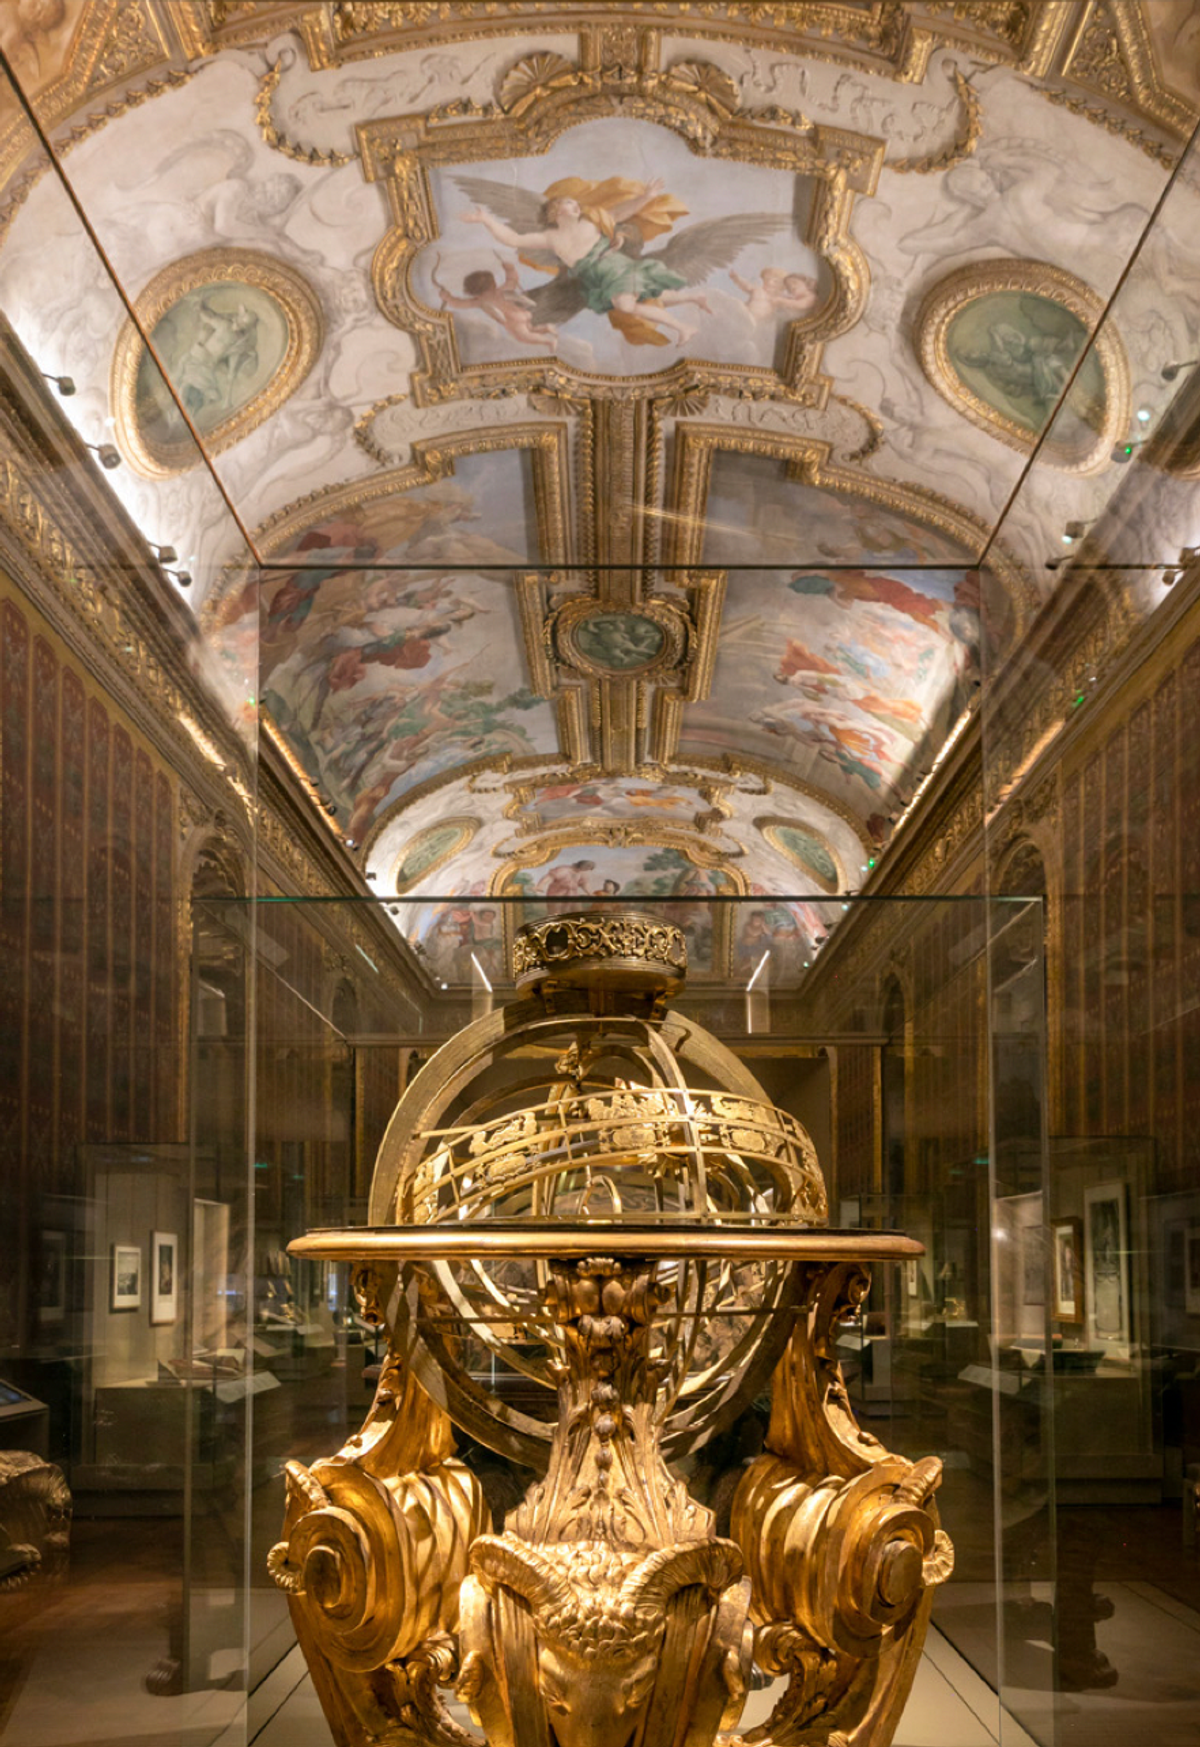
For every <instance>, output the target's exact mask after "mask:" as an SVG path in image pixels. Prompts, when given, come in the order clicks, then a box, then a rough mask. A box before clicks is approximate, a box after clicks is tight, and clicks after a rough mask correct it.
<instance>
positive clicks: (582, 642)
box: [517, 567, 725, 774]
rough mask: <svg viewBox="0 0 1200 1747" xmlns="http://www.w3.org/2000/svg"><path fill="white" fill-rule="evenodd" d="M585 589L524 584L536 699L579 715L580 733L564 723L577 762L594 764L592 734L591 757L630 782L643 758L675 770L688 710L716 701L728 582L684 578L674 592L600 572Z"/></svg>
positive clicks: (648, 580)
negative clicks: (712, 689) (672, 764)
mask: <svg viewBox="0 0 1200 1747" xmlns="http://www.w3.org/2000/svg"><path fill="white" fill-rule="evenodd" d="M583 580H584V579H583V578H582V577H579V578H577V577H574V576H572V575H571V574H570V573H564V572H549V573H547V572H537V573H528V574H525V575H523V576H520V577H519V578H518V579H517V589H518V598H519V601H520V607H521V617H522V624H523V629H524V637H525V646H526V652H527V656H528V661H529V671H530V675H531V680H532V684H533V689H534V691H535V692H537V694H538V695H539V696H541V697H547V698H549V697H555V698H557V699H559V701H560V710H565V709H566V708H567V707H568V706H569V707H570V708H571V709H572V710H573V711H574V712H575V716H576V723H577V725H576V727H575V728H574V729H573V730H568V725H567V723H566V720H565V718H564V742H563V751H564V753H567V754H568V755H569V756H574V757H577V758H582V759H585V760H586V758H587V756H588V753H587V748H586V743H585V739H584V735H585V733H590V743H591V757H592V759H593V760H594V761H595V762H596V763H598V764H599V765H600V766H601V767H602V768H603V769H604V770H605V771H607V772H609V773H612V774H615V773H618V772H625V773H628V772H629V771H631V770H633V769H634V768H635V767H636V766H637V765H638V764H639V762H641V761H642V759H643V758H649V760H650V761H651V762H653V763H657V764H662V763H665V762H668V761H669V760H670V759H671V758H672V757H673V756H674V751H675V746H676V743H677V740H678V727H679V721H680V711H681V710H682V706H683V703H684V702H685V701H686V700H688V699H693V698H697V697H703V696H705V695H706V693H707V691H708V687H709V684H710V681H711V675H712V668H713V662H714V660H715V658H716V642H717V634H718V629H719V626H720V622H721V603H722V600H723V598H724V591H725V579H724V576H723V575H722V573H721V572H719V571H700V570H697V571H688V572H675V573H674V574H673V575H672V577H671V584H670V586H669V587H668V586H666V585H665V584H664V583H662V582H659V583H658V584H657V585H656V583H655V578H654V577H653V575H652V574H650V573H647V572H646V571H645V570H643V569H641V568H634V567H631V568H630V569H629V570H628V571H617V572H613V571H601V572H599V573H598V575H597V577H596V581H595V583H594V585H593V586H592V587H586V586H581V583H582V582H583ZM581 682H582V684H581ZM651 685H652V686H653V688H654V689H653V704H652V705H651V704H650V702H649V700H648V695H647V691H648V687H650V686H651ZM584 687H586V691H587V699H588V701H587V724H588V728H587V730H585V729H584V728H583V705H582V701H581V700H582V697H583V691H584ZM664 704H666V705H668V706H670V707H669V708H666V709H664ZM568 731H569V732H570V735H571V744H569V743H568V739H567V734H568ZM572 745H574V746H575V748H576V750H574V751H573V752H572V749H571V748H572Z"/></svg>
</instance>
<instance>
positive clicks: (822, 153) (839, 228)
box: [358, 29, 885, 406]
mask: <svg viewBox="0 0 1200 1747" xmlns="http://www.w3.org/2000/svg"><path fill="white" fill-rule="evenodd" d="M606 49H607V44H606V38H605V33H604V31H603V30H598V29H585V30H583V31H582V32H581V34H580V59H579V61H578V62H573V61H570V60H568V59H567V58H566V57H565V56H563V55H560V54H554V53H545V52H542V53H537V54H532V55H528V56H526V57H525V58H524V59H523V60H520V61H518V62H517V64H516V65H515V66H514V67H512V68H510V69H509V71H508V73H507V74H506V75H505V77H504V78H503V79H502V80H501V82H500V86H499V98H498V100H497V102H495V103H493V104H488V105H484V106H480V105H476V104H472V103H469V102H463V103H460V104H449V105H443V106H442V107H441V108H439V109H434V110H431V111H429V112H428V113H427V114H424V115H415V116H404V117H399V118H392V119H387V120H382V121H373V122H368V123H363V124H361V125H360V126H359V128H358V142H359V149H360V151H361V154H362V161H363V171H364V175H365V176H366V178H367V180H368V181H372V182H381V183H382V184H383V186H384V189H385V192H386V194H387V198H388V203H389V207H390V210H391V216H392V225H391V228H390V230H389V231H388V233H387V235H386V236H385V237H384V239H383V241H382V243H381V244H380V246H379V248H378V249H377V250H376V253H375V258H374V261H373V263H372V268H371V275H372V282H373V285H374V289H375V296H376V300H377V302H378V304H379V307H380V309H381V310H382V311H383V313H384V315H386V316H387V317H388V319H389V320H390V321H393V322H395V324H396V325H397V326H398V327H401V328H403V329H404V330H405V331H406V332H407V333H409V334H411V335H412V337H413V340H414V342H415V343H416V345H417V348H418V351H419V354H420V359H421V363H420V366H419V368H418V369H417V370H416V371H415V372H414V374H413V379H412V391H413V400H414V403H415V404H416V405H417V406H430V405H435V404H437V403H438V402H441V401H445V400H454V399H461V398H467V399H475V400H481V399H491V398H493V397H495V396H497V395H501V396H507V395H510V394H516V393H551V394H563V393H568V394H570V393H574V394H580V393H583V394H587V395H589V396H590V397H591V398H593V399H614V398H615V399H618V400H629V399H654V398H656V397H660V396H662V395H663V394H664V393H666V394H668V395H669V394H671V393H678V392H679V391H680V389H684V388H686V390H687V392H688V393H689V394H695V393H699V394H706V393H722V392H733V393H737V394H740V395H743V396H745V395H747V394H749V395H750V396H752V397H754V398H773V397H775V396H780V397H782V398H785V399H789V400H794V401H799V402H801V403H802V404H805V405H813V406H821V405H823V404H824V403H825V400H826V399H827V397H828V394H829V392H830V388H831V386H832V384H831V382H830V379H829V378H827V377H824V376H821V375H820V373H819V364H820V357H821V353H822V351H823V348H824V343H825V341H826V340H829V339H832V338H834V337H835V336H836V335H838V334H841V333H844V332H846V331H847V330H848V329H850V328H851V327H853V326H854V324H855V323H856V322H857V320H858V319H859V316H860V315H861V314H862V311H863V308H864V307H865V304H866V298H867V292H868V289H869V285H870V275H869V270H868V267H867V262H866V257H865V255H864V254H863V253H862V251H861V249H860V248H859V247H858V245H857V244H856V243H855V242H854V241H853V239H852V238H851V236H850V231H849V227H850V218H851V214H852V211H853V206H854V200H855V197H856V195H858V194H871V193H873V192H874V189H875V184H876V182H877V180H878V176H879V171H880V168H881V166H882V163H883V157H884V151H885V144H884V142H883V141H882V140H878V139H874V138H871V137H869V136H867V135H865V134H859V133H851V132H849V131H846V130H844V129H840V128H830V127H826V126H819V125H816V124H813V123H811V122H808V121H807V120H805V118H804V117H803V116H793V115H786V116H785V115H784V114H783V113H782V112H772V114H771V119H770V121H764V120H763V119H760V118H759V117H756V116H752V115H750V114H748V113H741V109H742V101H741V94H740V92H739V90H738V87H737V85H736V83H735V81H734V80H733V79H732V78H731V77H730V75H729V74H728V73H726V72H725V71H724V70H723V69H722V68H720V67H718V66H717V65H715V64H714V63H711V62H707V61H699V60H693V61H683V62H676V63H675V64H673V65H672V66H670V67H669V68H663V67H662V66H661V50H662V39H661V34H660V33H659V32H658V31H656V30H643V31H640V32H639V33H638V35H637V66H636V67H632V66H629V65H626V64H623V63H619V62H615V61H612V60H610V59H608V58H606ZM614 117H623V118H626V119H629V120H634V121H649V122H653V123H656V124H658V125H659V126H662V127H665V128H668V129H670V130H671V131H673V132H675V133H677V134H678V135H680V136H681V138H682V139H683V140H684V142H685V143H686V145H687V146H688V148H689V149H690V150H691V151H692V152H694V153H696V154H697V155H698V156H704V157H711V158H716V159H730V160H733V161H736V162H740V163H748V164H759V165H762V166H764V167H768V168H774V169H780V170H784V171H787V172H789V173H790V174H792V175H795V176H805V177H808V178H810V179H811V180H812V181H813V183H814V195H813V206H812V213H811V218H810V222H809V231H808V237H807V241H808V243H809V246H810V247H812V248H813V249H814V250H815V251H816V253H817V254H818V255H820V256H821V257H822V259H823V260H824V261H825V262H826V264H827V266H828V267H829V269H830V271H831V273H832V276H833V281H834V291H833V295H832V296H831V297H830V298H829V299H828V301H827V302H826V304H825V305H824V306H823V307H822V308H821V309H820V310H819V311H818V312H816V313H815V314H814V315H813V316H806V317H803V318H801V319H800V320H797V321H794V322H792V323H791V324H790V326H789V328H788V330H787V337H786V341H785V356H784V362H783V365H782V368H781V369H780V370H775V369H771V368H766V367H759V366H748V367H746V366H740V367H735V366H731V365H722V364H716V363H708V362H705V361H703V360H699V361H698V360H695V359H690V358H681V359H678V360H676V361H675V362H674V363H672V364H671V365H670V367H669V368H666V369H663V370H658V371H654V372H651V373H648V374H646V375H638V376H610V375H604V374H595V373H587V372H583V371H579V370H576V369H574V368H571V367H569V366H567V365H565V364H563V363H561V362H559V361H558V360H557V359H553V358H548V359H543V358H525V359H516V360H512V361H505V362H503V363H497V364H478V365H464V364H463V362H462V359H461V357H460V354H459V349H458V342H457V339H456V335H455V330H454V320H453V316H452V315H451V313H450V312H449V311H446V310H435V309H432V308H430V307H429V306H427V305H426V304H424V303H423V302H422V301H421V300H420V299H419V298H418V297H417V295H416V293H415V292H414V291H413V288H412V283H411V279H412V267H413V264H414V262H415V259H416V256H417V255H418V254H419V253H420V251H421V250H422V249H424V248H425V247H426V246H427V245H428V244H429V243H431V242H433V241H434V240H435V239H436V238H437V237H438V235H439V228H438V218H437V212H436V209H435V205H434V200H433V193H432V188H431V183H430V172H431V170H433V169H435V168H442V167H444V166H449V165H453V164H461V163H478V162H484V161H487V160H491V159H505V160H511V159H514V158H517V159H520V158H530V157H536V156H539V155H541V154H543V153H545V152H547V151H549V149H550V147H551V146H552V145H553V144H554V143H555V142H556V141H557V140H558V139H559V138H560V137H561V136H562V135H563V134H565V133H566V132H568V131H569V130H570V129H571V128H572V127H575V126H577V125H579V124H580V123H581V122H586V121H594V120H607V119H612V118H614Z"/></svg>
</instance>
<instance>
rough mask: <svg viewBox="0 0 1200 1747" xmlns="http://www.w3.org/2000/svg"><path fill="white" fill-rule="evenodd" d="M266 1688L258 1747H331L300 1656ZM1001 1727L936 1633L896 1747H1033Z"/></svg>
mask: <svg viewBox="0 0 1200 1747" xmlns="http://www.w3.org/2000/svg"><path fill="white" fill-rule="evenodd" d="M265 1686H266V1688H267V1689H268V1690H264V1691H263V1692H262V1693H261V1695H259V1694H256V1695H255V1696H256V1699H258V1700H259V1702H258V1704H256V1705H255V1706H254V1707H253V1709H254V1710H255V1711H256V1712H257V1713H258V1714H257V1715H254V1716H253V1717H252V1720H251V1727H252V1728H253V1729H255V1730H257V1733H255V1734H254V1735H253V1737H252V1740H253V1743H254V1747H329V1730H328V1726H327V1724H326V1722H325V1719H324V1717H323V1716H322V1714H321V1707H320V1705H319V1704H318V1702H317V1697H316V1694H315V1693H314V1692H313V1689H312V1684H311V1682H310V1681H309V1679H308V1676H307V1674H306V1673H305V1671H304V1662H303V1659H302V1658H301V1656H300V1652H299V1651H298V1650H294V1651H293V1652H292V1653H291V1655H290V1656H289V1657H288V1658H287V1660H286V1662H284V1663H283V1664H282V1665H281V1666H280V1667H279V1668H277V1669H276V1670H275V1672H274V1674H272V1676H271V1677H270V1680H269V1681H267V1682H266V1683H265ZM774 1698H775V1695H774V1694H772V1693H770V1692H761V1693H753V1694H752V1695H751V1697H750V1699H749V1700H748V1702H747V1705H746V1709H745V1711H744V1712H743V1713H742V1721H741V1725H740V1727H741V1730H742V1731H743V1732H744V1731H746V1730H747V1729H752V1728H754V1727H755V1726H756V1725H757V1724H759V1723H763V1722H765V1721H766V1720H767V1716H768V1715H769V1713H770V1709H771V1705H772V1703H773V1702H774ZM268 1711H270V1712H271V1714H270V1715H265V1713H266V1712H268ZM463 1720H464V1721H469V1719H467V1718H466V1717H464V1719H463ZM999 1727H1000V1723H999V1717H998V1714H997V1705H996V1697H995V1694H994V1693H993V1692H991V1691H990V1690H989V1688H988V1687H986V1686H985V1685H984V1683H983V1682H982V1681H981V1680H980V1679H979V1676H978V1675H977V1674H975V1673H974V1672H973V1671H972V1669H971V1668H970V1667H968V1665H967V1664H966V1663H965V1662H964V1661H963V1659H962V1657H961V1656H959V1654H958V1653H957V1651H955V1650H953V1649H952V1648H951V1646H950V1645H949V1644H948V1643H947V1642H946V1640H945V1638H943V1637H942V1635H941V1633H940V1632H938V1631H937V1630H933V1631H931V1632H930V1634H929V1637H928V1640H927V1642H926V1648H925V1655H924V1657H923V1658H922V1661H921V1666H920V1669H919V1670H918V1672H917V1678H916V1681H915V1683H914V1685H913V1690H912V1694H911V1696H910V1698H909V1701H908V1705H907V1708H906V1709H905V1712H904V1716H903V1717H902V1718H901V1721H900V1727H899V1729H898V1730H897V1731H896V1735H895V1747H997V1743H998V1742H999V1743H1000V1747H1033V1743H1032V1742H1031V1741H1030V1738H1029V1737H1028V1736H1027V1735H1026V1734H1025V1733H1024V1731H1023V1730H1020V1729H1017V1728H1016V1726H1015V1725H1014V1724H1013V1722H1012V1720H1011V1719H1007V1727H1006V1728H1005V1731H1004V1734H1003V1737H1002V1738H1001V1736H1000V1735H999V1734H998V1730H999ZM217 1747H241V1736H240V1734H237V1735H235V1733H234V1730H232V1729H231V1730H230V1731H229V1734H228V1737H227V1738H226V1739H224V1740H222V1741H220V1742H219V1743H217Z"/></svg>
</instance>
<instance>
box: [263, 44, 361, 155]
mask: <svg viewBox="0 0 1200 1747" xmlns="http://www.w3.org/2000/svg"><path fill="white" fill-rule="evenodd" d="M284 64H285V63H284V60H283V57H282V56H280V58H279V59H278V60H277V61H276V62H275V64H274V65H273V66H271V67H269V68H268V69H267V71H266V72H265V73H264V74H263V76H262V78H261V79H260V80H259V83H258V95H257V96H256V97H255V99H254V119H255V121H256V122H257V124H258V132H259V137H260V138H261V139H262V141H263V144H264V145H268V146H270V147H271V150H272V151H275V152H281V153H282V154H283V156H284V157H285V158H290V159H291V160H292V162H293V163H295V164H311V165H313V166H314V167H316V166H321V167H322V168H325V169H338V168H340V167H341V166H342V165H344V164H352V163H354V161H355V158H356V157H357V153H355V152H339V151H332V150H331V151H319V150H318V149H317V148H316V147H315V146H309V147H308V148H305V147H304V146H298V145H296V144H295V143H294V142H293V141H292V140H290V139H288V137H287V135H286V134H284V133H281V132H280V130H279V129H278V128H277V127H276V125H275V120H274V116H273V114H272V110H271V106H272V104H273V102H274V100H275V93H276V91H277V90H278V89H279V81H280V79H281V77H282V75H283V69H284Z"/></svg>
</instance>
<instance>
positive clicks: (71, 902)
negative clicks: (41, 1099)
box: [58, 667, 87, 1154]
mask: <svg viewBox="0 0 1200 1747" xmlns="http://www.w3.org/2000/svg"><path fill="white" fill-rule="evenodd" d="M86 721H87V700H86V696H85V694H84V689H83V682H82V681H81V679H80V678H79V675H78V674H77V673H73V672H72V670H71V669H70V668H69V667H64V668H63V674H62V717H61V723H62V727H61V738H62V763H61V767H60V769H61V810H60V816H59V828H58V847H59V872H58V892H59V936H58V989H59V1007H58V1086H59V1091H58V1134H59V1145H60V1146H61V1147H62V1149H63V1152H64V1154H65V1153H68V1152H69V1151H70V1149H71V1148H72V1147H73V1146H74V1145H75V1143H76V1142H77V1141H78V1140H79V1139H80V1138H81V1135H82V1117H83V1026H84V1006H85V991H86V987H87V976H86V967H85V964H84V958H83V946H84V938H85V934H84V878H83V876H84V866H85V848H84V845H85V842H86V832H87V814H86V811H85V807H86V792H87V791H86V780H87V779H86V770H87V757H86V746H87V735H86Z"/></svg>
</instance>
